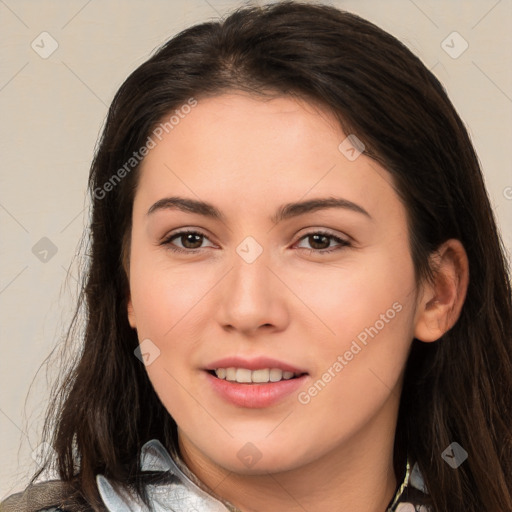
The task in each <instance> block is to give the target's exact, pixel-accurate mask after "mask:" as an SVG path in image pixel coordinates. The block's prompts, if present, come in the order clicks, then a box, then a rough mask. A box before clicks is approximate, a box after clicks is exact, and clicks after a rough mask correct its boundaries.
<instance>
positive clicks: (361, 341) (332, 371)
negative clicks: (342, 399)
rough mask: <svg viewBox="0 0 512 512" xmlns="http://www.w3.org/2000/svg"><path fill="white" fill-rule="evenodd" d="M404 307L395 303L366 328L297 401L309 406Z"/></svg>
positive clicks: (300, 394)
mask: <svg viewBox="0 0 512 512" xmlns="http://www.w3.org/2000/svg"><path fill="white" fill-rule="evenodd" d="M402 309H403V307H402V304H400V302H398V301H397V302H394V303H393V304H392V306H391V307H390V308H389V309H388V310H387V311H386V312H385V313H382V314H381V315H380V316H379V319H378V320H377V321H376V322H375V323H374V324H373V325H371V326H370V327H365V328H364V329H363V330H362V331H361V332H360V333H359V334H358V335H357V336H356V337H355V338H354V339H353V340H352V343H351V345H350V348H349V349H348V350H346V351H345V352H344V353H343V355H339V356H338V357H337V358H336V361H334V362H333V363H332V364H331V366H329V368H327V370H326V371H325V372H324V373H323V374H322V376H321V377H320V379H318V380H317V381H316V382H315V383H314V384H313V385H311V386H310V387H309V388H308V389H307V390H306V391H301V392H300V393H299V394H298V396H297V399H298V401H299V402H300V403H301V404H302V405H307V404H309V403H310V402H311V400H312V399H313V398H314V397H316V396H317V395H318V394H319V393H320V392H321V391H322V390H323V389H325V387H326V386H327V384H329V382H331V381H332V380H333V379H334V378H335V377H336V376H337V375H338V374H339V373H340V372H341V371H342V370H343V369H344V368H345V366H347V365H348V364H349V363H350V361H352V360H353V359H354V357H355V356H356V355H357V354H359V352H361V350H363V348H364V347H366V346H367V345H368V342H369V341H370V339H373V338H375V336H377V335H378V334H379V332H380V331H382V329H384V327H386V325H387V324H389V322H391V321H392V320H393V318H395V316H396V315H397V314H398V313H400V311H402Z"/></svg>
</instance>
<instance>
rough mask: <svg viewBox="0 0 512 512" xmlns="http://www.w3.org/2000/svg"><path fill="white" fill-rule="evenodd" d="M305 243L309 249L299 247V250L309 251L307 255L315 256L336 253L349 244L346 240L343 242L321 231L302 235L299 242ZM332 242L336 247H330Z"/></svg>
mask: <svg viewBox="0 0 512 512" xmlns="http://www.w3.org/2000/svg"><path fill="white" fill-rule="evenodd" d="M302 241H307V243H308V245H309V246H310V247H304V246H302V247H301V246H299V248H300V249H305V250H306V251H309V253H315V254H326V253H331V252H334V251H338V250H340V249H342V248H343V247H347V246H350V243H349V242H348V241H347V240H343V239H342V238H339V237H337V236H335V235H332V234H331V233H323V232H321V231H316V232H313V233H308V234H307V235H304V236H303V237H302V238H301V239H300V241H299V242H302ZM332 241H334V242H336V243H337V245H334V246H332V245H331V242H332Z"/></svg>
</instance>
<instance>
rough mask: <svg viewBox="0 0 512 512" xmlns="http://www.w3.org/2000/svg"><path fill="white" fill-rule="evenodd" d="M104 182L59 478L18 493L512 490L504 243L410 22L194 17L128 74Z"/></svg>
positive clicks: (262, 506)
mask: <svg viewBox="0 0 512 512" xmlns="http://www.w3.org/2000/svg"><path fill="white" fill-rule="evenodd" d="M89 185H90V191H91V195H92V198H93V212H92V213H93V217H92V222H91V236H92V246H91V261H90V266H89V269H88V271H87V275H86V277H85V287H84V294H83V301H82V304H81V305H82V306H83V307H85V308H86V309H85V311H86V314H87V324H86V330H85V337H84V345H83V350H82V353H81V355H80V358H79V360H78V361H77V364H76V366H75V367H74V368H73V369H72V370H71V371H70V372H69V374H68V376H67V377H66V379H65V381H64V383H63V385H62V386H61V389H60V390H59V391H58V392H57V396H56V398H57V399H58V400H57V401H56V402H55V403H56V404H58V405H56V406H55V407H52V408H51V410H50V414H49V419H48V422H47V425H46V432H47V434H48V435H49V436H50V442H51V445H52V446H53V448H54V449H55V451H56V455H57V459H56V461H55V462H56V467H57V469H58V472H59V475H60V481H54V482H51V483H45V484H39V485H37V486H32V487H29V488H28V490H27V491H26V492H25V493H24V494H22V495H18V496H14V497H12V498H11V499H10V502H9V500H8V501H7V502H6V503H5V504H4V506H5V507H6V510H10V509H9V508H7V507H17V508H16V509H17V510H25V509H26V510H43V509H45V507H46V509H49V508H50V507H54V508H53V510H65V511H67V510H69V511H73V510H116V511H121V510H177V511H181V510H219V511H225V510H241V511H244V512H246V511H265V512H273V511H282V510H286V511H299V510H308V511H311V512H313V511H320V510H322V511H324V510H329V511H330V510H358V511H368V512H370V511H371V512H377V511H384V510H386V511H401V512H406V511H412V510H421V511H432V512H438V511H439V512H440V511H446V510H464V511H474V512H476V511H477V510H478V511H480V510H489V511H491V510H492V511H498V510H499V511H510V510H512V484H511V482H512V478H511V475H512V449H511V440H512V436H511V434H512V427H511V425H512V410H511V407H510V402H511V400H510V399H511V391H512V343H511V337H510V332H511V324H512V321H511V317H512V315H511V313H512V305H511V290H510V280H509V277H508V270H507V265H506V261H505V258H504V255H503V254H504V253H503V248H502V245H501V241H500V238H499V235H498V233H497V229H496V223H495V220H494V217H493V213H492V210H491V207H490V204H489V200H488V197H487V194H486V191H485V187H484V183H483V179H482V174H481V170H480V168H479V163H478V160H477V157H476V155H475V151H474V149H473V147H472V145H471V142H470V139H469V137H468V134H467V131H466V129H465V127H464V125H463V123H462V121H461V120H460V118H459V117H458V115H457V113H456V112H455V110H454V108H453V106H452V104H451V103H450V101H449V100H448V98H447V96H446V94H445V91H444V89H443V87H442V86H441V85H440V83H439V82H438V81H437V79H436V78H435V77H434V76H433V75H432V73H430V72H429V71H428V70H427V69H426V68H425V66H424V65H423V64H422V63H421V62H420V61H419V59H418V58H416V57H415V56H414V55H412V54H411V52H410V51H409V50H408V49H406V48H405V47H404V45H402V44H401V43H400V42H398V41H397V40H396V39H395V38H393V37H392V36H390V35H389V34H387V33H386V32H384V31H382V30H381V29H379V28H378V27H376V26H374V25H373V24H371V23H369V22H368V21H365V20H363V19H361V18H359V17H357V16H355V15H352V14H349V13H346V12H342V11H340V10H337V9H335V8H333V7H329V6H323V5H308V4H302V3H298V2H282V3H277V4H275V5H269V6H265V7H262V8H256V7H251V8H244V9H240V10H238V11H236V12H234V13H233V14H232V15H231V16H229V17H228V18H227V19H225V20H224V21H222V22H214V23H213V22H212V23H204V24H201V25H197V26H194V27H191V28H190V29H188V30H185V31H184V32H182V33H181V34H179V35H177V36H176V37H174V38H173V39H171V40H170V41H169V42H167V43H166V44H165V45H164V46H162V48H160V50H159V51H158V52H157V53H156V54H155V55H154V56H153V57H151V58H150V59H149V60H148V61H147V62H146V63H144V64H143V65H141V66H140V67H139V68H138V69H137V70H135V71H134V72H133V73H132V75H131V76H130V77H129V78H128V79H127V80H126V81H125V83H124V84H123V85H122V86H121V88H120V90H119V91H118V93H117V95H116V97H115V98H114V100H113V103H112V105H111V108H110V111H109V115H108V119H107V123H106V126H105V129H104V132H103V135H102V138H101V142H100V145H99V148H98V151H97V154H96V156H95V159H94V162H93V165H92V168H91V175H90V182H89ZM49 463H50V461H49ZM36 476H37V475H36ZM31 500H32V503H31ZM55 507H57V508H55ZM50 509H51V508H50ZM51 510H52V509H51Z"/></svg>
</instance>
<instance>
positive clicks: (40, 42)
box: [30, 32, 59, 59]
mask: <svg viewBox="0 0 512 512" xmlns="http://www.w3.org/2000/svg"><path fill="white" fill-rule="evenodd" d="M30 46H31V47H32V50H34V51H35V52H36V53H37V54H38V55H39V57H41V58H42V59H47V58H48V57H50V55H52V54H53V52H55V50H56V49H57V48H58V47H59V43H57V41H56V40H55V39H54V38H53V37H52V36H51V34H49V33H48V32H41V33H40V34H39V35H38V36H37V37H36V38H35V39H34V40H33V41H32V43H31V44H30Z"/></svg>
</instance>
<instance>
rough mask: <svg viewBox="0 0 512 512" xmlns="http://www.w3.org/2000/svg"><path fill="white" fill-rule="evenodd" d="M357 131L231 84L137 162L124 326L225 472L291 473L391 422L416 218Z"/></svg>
mask: <svg viewBox="0 0 512 512" xmlns="http://www.w3.org/2000/svg"><path fill="white" fill-rule="evenodd" d="M346 138H347V134H344V133H343V132H342V130H341V128H340V127H339V124H338V123H337V122H336V120H335V119H334V117H333V116H332V115H331V114H330V113H328V112H326V111H324V110H322V109H320V108H319V107H315V106H313V105H312V104H311V103H306V102H304V101H301V100H297V99H292V98H288V97H279V98H275V99H272V100H266V101H263V100H261V99H258V98H255V97H251V96H249V95H246V94H243V93H229V94H223V95H220V96H217V97H214V98H207V99H203V100H200V101H199V102H198V104H197V105H196V106H195V107H194V108H192V109H191V110H190V112H189V113H188V114H187V115H186V116H183V117H182V118H180V120H179V123H178V124H175V125H174V126H173V129H172V130H169V131H168V133H165V132H164V136H163V137H161V141H158V143H157V144H156V146H155V147H154V148H153V149H151V151H150V152H149V154H148V155H147V156H146V158H145V160H144V161H143V163H142V165H141V168H140V173H141V174H140V181H139V184H138V188H137V191H136V194H135V200H134V208H133V219H132V220H133V225H132V233H131V247H130V268H129V281H130V301H129V306H128V317H129V321H130V324H131V325H132V327H134V328H136V329H137V333H138V337H139V340H140V342H141V344H142V351H143V352H146V353H147V354H148V356H147V357H148V359H147V366H146V369H147V372H148V375H149V378H150V380H151V382H152V384H153V386H154V388H155V390H156V392H157V394H158V395H159V397H160V399H161V401H162V402H163V404H164V406H165V407H166V408H167V410H168V411H169V414H171V415H172V417H173V418H174V419H175V421H176V423H177V425H178V428H179V435H180V445H181V446H182V448H183V449H187V450H189V451H191V452H192V451H193V452H195V453H197V454H200V455H201V456H203V457H204V458H205V460H208V461H210V462H211V463H213V464H216V465H218V466H219V467H222V468H226V469H229V470H230V471H236V472H246V473H250V472H266V471H283V470H291V469H294V468H299V467H304V466H306V465H307V464H309V463H311V462H313V461H316V460H319V459H321V458H322V457H327V456H328V455H329V454H333V453H342V452H344V453H347V451H348V450H350V449H351V448H350V447H355V446H356V445H357V443H356V442H355V441H356V439H362V436H363V435H364V433H366V434H368V436H369V435H370V433H371V432H373V434H375V435H378V432H382V431H385V432H388V433H389V432H390V431H391V432H392V428H393V421H394V419H395V418H396V413H397V407H398V402H399V393H400V384H401V378H402V374H403V368H404V365H405V362H406V359H407V355H408V351H409V348H410V345H411V341H412V338H413V336H414V325H415V315H416V304H415V297H416V283H415V277H414V268H413V264H412V259H411V254H410V250H409V242H408V232H407V218H406V211H405V208H404V206H403V205H402V203H401V201H400V199H399V198H398V196H397V194H396V192H395V191H394V189H393V186H392V182H391V177H390V175H389V173H388V172H387V171H386V170H385V169H383V168H382V167H380V166H379V165H378V164H377V163H375V162H374V161H373V160H371V159H370V158H368V157H367V156H366V155H365V154H364V152H363V153H362V154H361V155H360V156H358V157H357V150H352V149H351V143H350V141H347V140H346ZM352 142H353V140H352ZM340 144H341V146H340ZM352 147H353V144H352ZM356 148H357V145H356ZM355 157H357V158H355ZM328 199H330V200H331V202H330V203H328V202H325V200H328ZM321 201H324V203H322V202H321ZM201 203H207V205H204V204H201ZM292 375H293V377H291V376H292ZM290 377H291V378H290ZM249 382H250V383H249ZM353 449H355V448H353ZM254 461H257V463H255V462H254Z"/></svg>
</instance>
